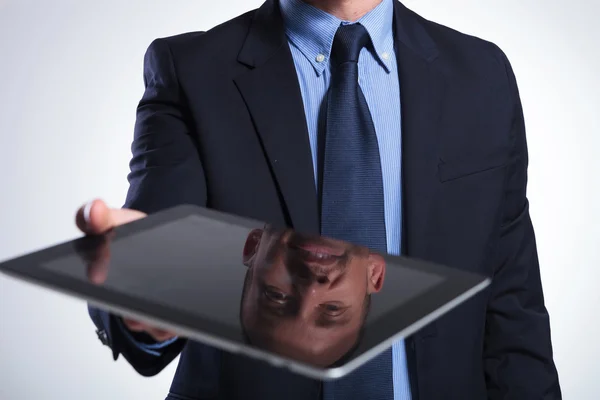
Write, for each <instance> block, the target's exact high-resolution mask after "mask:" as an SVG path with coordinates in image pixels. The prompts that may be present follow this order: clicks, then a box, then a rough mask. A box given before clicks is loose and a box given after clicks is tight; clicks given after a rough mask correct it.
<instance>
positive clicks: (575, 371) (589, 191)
mask: <svg viewBox="0 0 600 400" xmlns="http://www.w3.org/2000/svg"><path fill="white" fill-rule="evenodd" d="M260 3H261V1H259V0H235V1H234V0H229V1H204V0H160V1H156V0H154V1H151V0H144V1H140V0H129V1H122V0H105V1H102V2H91V1H84V0H72V1H68V0H55V1H50V0H48V1H45V0H44V1H42V0H36V1H32V0H0V77H1V80H0V152H1V153H0V171H2V172H1V174H0V191H1V193H0V224H1V228H2V229H1V231H0V259H5V258H8V257H13V256H16V255H19V254H22V253H25V252H28V251H32V250H35V249H39V248H42V247H45V246H49V245H52V244H55V243H58V242H60V241H63V240H67V239H70V238H74V237H76V236H77V235H78V232H77V230H76V229H75V226H74V223H73V214H74V212H75V210H76V208H77V207H78V206H79V205H80V204H82V203H84V202H85V201H87V200H90V199H91V198H94V197H97V196H99V197H102V198H104V199H106V200H107V201H108V202H109V203H110V204H112V205H114V206H120V205H121V204H122V202H123V199H124V196H125V192H126V190H127V182H126V179H125V177H126V173H127V171H128V165H127V164H128V162H129V157H130V151H129V146H130V143H131V139H132V131H133V123H134V118H135V107H136V104H137V102H138V101H139V99H140V96H141V94H142V90H143V84H142V75H141V73H142V57H143V54H144V51H145V50H146V48H147V46H148V45H149V44H150V42H151V41H152V40H153V39H154V38H156V37H160V36H166V35H171V34H176V33H181V32H184V31H191V30H203V29H208V28H210V27H212V26H214V25H216V24H218V23H220V22H222V21H224V20H226V19H229V18H231V17H234V16H236V15H238V14H240V13H242V12H244V11H247V10H249V9H251V8H254V7H255V6H258V5H259V4H260ZM405 4H406V5H407V6H409V7H411V8H413V9H414V10H415V11H417V12H419V13H420V14H422V15H423V16H425V17H426V18H428V19H432V20H434V21H436V22H439V23H442V24H445V25H449V26H451V27H453V28H455V29H458V30H460V31H463V32H465V33H469V34H473V35H476V36H479V37H483V38H485V39H488V40H491V41H493V42H495V43H497V44H498V45H499V46H500V47H501V48H502V49H503V50H504V51H505V52H506V53H507V54H508V56H509V58H510V60H511V62H512V64H513V67H514V69H515V73H516V75H517V79H518V81H519V85H520V90H521V95H522V99H523V104H524V108H525V114H526V123H527V128H528V140H529V148H530V169H529V176H530V185H529V198H530V200H531V213H532V217H533V220H534V224H535V227H536V232H537V238H538V242H539V253H540V261H541V269H542V277H543V283H544V286H545V292H546V298H547V305H548V308H549V309H550V312H551V323H552V329H553V339H554V347H555V355H556V362H557V364H558V368H559V372H560V375H561V381H562V385H563V389H564V394H565V398H566V399H576V400H580V399H581V400H585V399H594V398H597V395H598V393H599V392H600V380H599V379H598V373H599V372H598V371H599V370H600V361H599V360H600V345H599V342H600V340H599V338H600V324H598V322H597V318H596V314H597V310H598V306H600V294H599V293H600V291H599V290H598V289H597V287H598V280H599V278H600V272H599V270H600V268H598V265H600V253H599V250H598V249H599V246H598V239H599V238H600V234H599V233H600V232H599V226H600V212H599V211H598V207H597V204H598V203H599V200H600V193H599V189H598V187H599V186H600V185H599V183H598V182H599V181H600V178H599V172H600V161H599V160H598V158H597V154H598V146H599V145H600V138H599V135H600V129H599V128H600V121H599V116H598V111H599V110H598V109H599V105H600V104H599V103H600V101H599V100H600V99H599V95H598V93H600V78H598V71H600V56H599V55H598V54H599V50H598V49H599V46H600V45H599V44H598V43H600V28H599V25H600V24H599V23H598V21H597V16H598V14H599V11H600V9H599V8H600V7H599V6H598V5H597V4H598V3H597V2H596V1H592V0H571V1H564V0H560V1H559V0H529V1H526V0H503V1H492V0H470V1H467V0H406V1H405ZM175 367H176V362H174V363H173V364H171V365H170V366H169V367H168V368H167V369H166V370H165V371H163V372H162V373H161V374H160V375H158V376H157V377H154V378H151V379H148V378H143V377H141V376H139V375H137V374H136V373H135V372H134V371H133V370H132V368H131V367H129V365H128V364H126V362H125V361H124V360H123V359H119V360H118V361H117V362H116V363H115V362H113V361H112V358H111V356H110V352H109V351H108V349H107V348H105V347H103V346H101V345H100V343H99V342H98V340H97V339H96V337H95V334H94V331H93V325H92V323H91V321H90V320H89V318H88V316H87V311H86V307H85V304H84V303H83V302H81V301H76V300H73V299H70V298H67V297H66V296H62V295H59V294H55V293H51V292H49V291H47V290H44V289H40V288H37V287H34V286H31V285H28V284H24V283H21V282H16V281H14V280H12V279H8V278H5V277H0V399H2V400H20V399H27V400H29V399H48V400H54V399H57V400H58V399H60V400H63V399H86V400H95V399H148V400H154V399H163V398H164V396H165V394H166V392H167V389H168V387H169V385H170V382H171V378H172V376H173V373H174V371H175Z"/></svg>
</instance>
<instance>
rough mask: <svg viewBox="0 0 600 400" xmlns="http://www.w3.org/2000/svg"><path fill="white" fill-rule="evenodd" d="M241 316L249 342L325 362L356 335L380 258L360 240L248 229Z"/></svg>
mask: <svg viewBox="0 0 600 400" xmlns="http://www.w3.org/2000/svg"><path fill="white" fill-rule="evenodd" d="M244 264H245V265H246V266H247V267H248V273H247V276H246V280H245V283H244V294H243V296H242V305H241V319H242V325H243V326H244V329H245V331H246V334H247V337H248V339H249V340H250V342H251V343H252V344H253V345H256V346H259V347H261V348H266V349H268V350H271V351H273V352H275V353H277V354H280V355H283V356H288V357H290V358H293V359H296V360H300V361H306V362H309V363H311V364H316V365H319V366H323V367H325V366H330V365H332V364H334V363H335V362H336V361H338V360H339V359H340V358H342V357H343V356H344V355H345V354H346V353H347V352H348V351H350V350H351V349H352V348H353V347H354V345H355V344H356V343H357V341H358V337H359V333H360V330H361V328H362V325H363V322H364V320H365V318H366V315H367V313H368V309H369V304H370V296H371V294H373V293H377V292H378V291H380V290H381V288H382V285H383V281H384V275H385V260H384V259H383V257H381V256H380V255H378V254H374V253H371V252H369V250H368V249H366V248H364V247H359V246H355V245H351V244H349V243H347V242H343V241H338V240H332V239H326V238H322V237H319V236H304V235H300V234H298V233H296V232H294V231H291V230H288V231H273V230H272V229H270V228H269V227H267V228H266V229H264V230H253V231H252V232H251V233H250V235H249V236H248V240H247V241H246V245H245V248H244Z"/></svg>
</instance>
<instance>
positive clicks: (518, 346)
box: [484, 48, 561, 399]
mask: <svg viewBox="0 0 600 400" xmlns="http://www.w3.org/2000/svg"><path fill="white" fill-rule="evenodd" d="M495 50H496V52H497V54H498V59H499V60H500V61H501V63H502V65H503V67H504V69H505V71H506V77H507V78H508V85H509V89H510V93H511V99H510V101H511V102H512V104H513V106H514V107H513V116H512V118H513V120H512V131H511V140H512V143H513V152H512V155H511V159H510V162H509V164H508V166H507V168H508V170H507V174H508V175H507V179H506V182H505V184H506V186H505V187H506V190H505V198H504V208H503V220H502V226H501V230H500V238H499V247H498V248H497V252H496V263H495V265H496V268H495V271H494V277H493V281H492V282H493V283H492V287H491V296H490V299H489V304H488V313H487V318H486V329H485V335H486V337H485V348H484V365H485V376H486V381H487V387H488V397H489V398H490V399H560V398H561V392H560V387H559V382H558V375H557V371H556V368H555V365H554V361H553V354H552V353H553V351H552V345H551V340H550V324H549V317H548V312H547V311H546V307H545V304H544V296H543V292H542V285H541V279H540V269H539V263H538V257H537V249H536V243H535V235H534V230H533V226H532V222H531V218H530V215H529V203H528V200H527V197H526V188H527V166H528V152H527V142H526V138H525V124H524V118H523V110H522V106H521V101H520V97H519V91H518V88H517V83H516V79H515V76H514V73H513V70H512V67H511V65H510V63H509V61H508V59H507V58H506V56H505V55H504V53H503V52H502V51H500V50H499V49H498V48H496V49H495Z"/></svg>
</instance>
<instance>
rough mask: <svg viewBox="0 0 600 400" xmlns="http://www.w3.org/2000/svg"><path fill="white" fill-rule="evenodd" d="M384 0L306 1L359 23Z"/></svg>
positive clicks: (337, 15)
mask: <svg viewBox="0 0 600 400" xmlns="http://www.w3.org/2000/svg"><path fill="white" fill-rule="evenodd" d="M381 1H382V0H304V2H305V3H308V4H310V5H312V6H314V7H317V8H319V9H321V10H323V11H325V12H327V13H329V14H331V15H334V16H336V17H338V18H339V19H341V20H344V21H352V22H353V21H357V20H359V19H360V18H362V17H363V16H364V15H365V14H366V13H368V12H369V11H371V10H372V9H374V8H375V7H377V6H378V5H379V3H381Z"/></svg>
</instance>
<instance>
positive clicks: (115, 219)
mask: <svg viewBox="0 0 600 400" xmlns="http://www.w3.org/2000/svg"><path fill="white" fill-rule="evenodd" d="M145 216H146V214H144V213H143V212H141V211H136V210H131V209H126V208H109V207H108V206H107V205H106V203H105V202H104V201H102V200H93V201H91V202H89V203H87V204H85V205H83V206H82V207H80V208H79V210H77V213H76V216H75V222H76V224H77V227H78V228H79V229H80V230H81V231H82V232H84V233H87V234H100V233H104V232H106V231H108V230H110V229H112V228H114V227H115V226H118V225H123V224H127V223H129V222H132V221H135V220H137V219H140V218H144V217H145Z"/></svg>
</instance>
